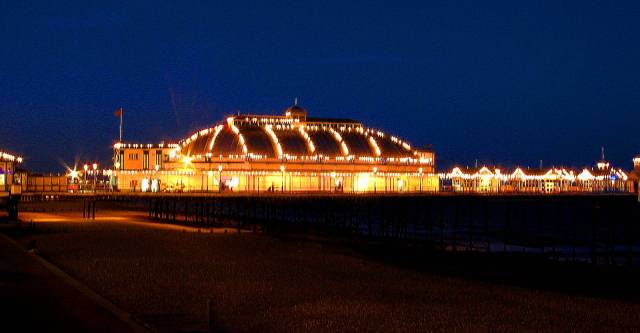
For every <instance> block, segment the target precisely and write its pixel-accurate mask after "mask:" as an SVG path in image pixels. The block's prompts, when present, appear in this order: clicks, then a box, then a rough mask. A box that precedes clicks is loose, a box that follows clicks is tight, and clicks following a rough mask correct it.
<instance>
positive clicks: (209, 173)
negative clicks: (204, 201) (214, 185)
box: [207, 170, 213, 192]
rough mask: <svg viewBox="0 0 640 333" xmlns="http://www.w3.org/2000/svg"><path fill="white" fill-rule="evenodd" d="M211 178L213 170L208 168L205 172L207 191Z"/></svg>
mask: <svg viewBox="0 0 640 333" xmlns="http://www.w3.org/2000/svg"><path fill="white" fill-rule="evenodd" d="M211 178H213V170H209V171H208V172H207V192H208V191H209V183H210V182H211Z"/></svg>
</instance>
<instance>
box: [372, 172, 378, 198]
mask: <svg viewBox="0 0 640 333" xmlns="http://www.w3.org/2000/svg"><path fill="white" fill-rule="evenodd" d="M377 172H378V167H373V193H377V192H378V182H377V179H376V173H377Z"/></svg>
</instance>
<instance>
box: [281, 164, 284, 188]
mask: <svg viewBox="0 0 640 333" xmlns="http://www.w3.org/2000/svg"><path fill="white" fill-rule="evenodd" d="M280 172H282V185H281V189H282V192H284V165H281V166H280Z"/></svg>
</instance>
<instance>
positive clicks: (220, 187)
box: [218, 164, 222, 192]
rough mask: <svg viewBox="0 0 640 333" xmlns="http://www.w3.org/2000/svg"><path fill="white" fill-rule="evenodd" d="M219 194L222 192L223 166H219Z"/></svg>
mask: <svg viewBox="0 0 640 333" xmlns="http://www.w3.org/2000/svg"><path fill="white" fill-rule="evenodd" d="M218 192H222V165H221V164H218Z"/></svg>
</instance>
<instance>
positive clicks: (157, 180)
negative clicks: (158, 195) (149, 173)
mask: <svg viewBox="0 0 640 333" xmlns="http://www.w3.org/2000/svg"><path fill="white" fill-rule="evenodd" d="M153 168H154V169H155V170H156V172H155V174H156V192H160V181H159V179H158V171H160V165H159V164H156V166H155V167H153ZM151 185H153V182H152V184H151ZM151 191H152V192H153V188H152V189H151Z"/></svg>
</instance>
